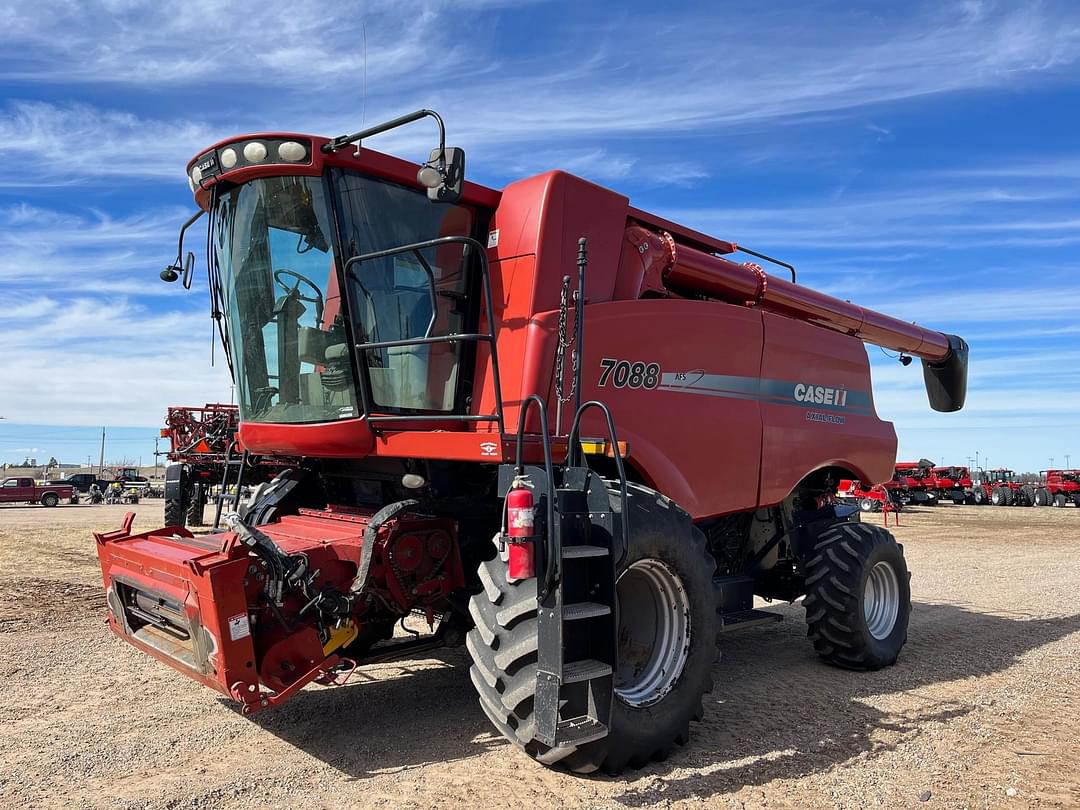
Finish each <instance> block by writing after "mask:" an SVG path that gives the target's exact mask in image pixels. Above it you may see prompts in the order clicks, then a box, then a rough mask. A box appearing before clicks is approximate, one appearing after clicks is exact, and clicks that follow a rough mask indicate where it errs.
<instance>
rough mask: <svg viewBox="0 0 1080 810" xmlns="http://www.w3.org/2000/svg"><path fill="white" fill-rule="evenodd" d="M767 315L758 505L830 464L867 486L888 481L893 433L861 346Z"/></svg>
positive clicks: (893, 454) (855, 341)
mask: <svg viewBox="0 0 1080 810" xmlns="http://www.w3.org/2000/svg"><path fill="white" fill-rule="evenodd" d="M762 316H763V318H764V323H765V349H764V356H763V359H762V371H761V378H762V379H761V382H762V387H763V391H762V393H763V399H762V406H761V408H762V421H763V423H764V430H763V442H762V464H761V466H762V476H761V493H760V498H759V500H760V503H761V504H762V505H768V504H773V503H778V502H779V501H781V500H783V499H784V497H786V496H787V494H788V493H789V492H791V490H792V489H793V488H794V487H795V486H796V485H797V484H798V483H799V481H800V480H801V479H802V478H803V477H804V476H805V475H807V474H808V473H810V472H812V471H814V470H816V469H819V468H821V467H826V466H832V465H836V466H841V467H844V468H846V469H847V470H849V471H851V472H852V473H853V474H854V475H853V477H855V478H858V479H859V480H860V481H863V482H865V483H867V484H878V483H881V482H883V481H886V480H888V479H889V478H890V477H891V476H892V465H893V462H894V460H895V459H896V431H895V430H894V429H893V426H892V423H891V422H883V421H882V420H881V419H879V418H878V416H877V412H876V411H875V409H874V397H873V392H872V390H871V385H870V363H869V360H868V359H867V356H866V349H865V347H864V346H863V344H862V342H861V341H859V340H858V339H857V338H853V337H850V336H848V335H842V334H839V333H837V332H830V331H828V330H826V329H820V328H818V327H815V326H813V325H811V324H808V323H804V322H802V321H796V320H794V319H792V318H787V317H784V316H782V315H775V314H772V313H768V312H764V313H762Z"/></svg>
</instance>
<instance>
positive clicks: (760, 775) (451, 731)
mask: <svg viewBox="0 0 1080 810" xmlns="http://www.w3.org/2000/svg"><path fill="white" fill-rule="evenodd" d="M770 609H771V610H774V611H776V612H779V613H782V614H784V618H785V621H784V622H783V623H781V624H779V625H772V626H765V627H757V628H752V629H749V630H745V631H742V632H737V633H732V634H731V635H730V636H725V637H724V638H723V639H722V641H721V645H720V646H721V651H722V660H721V662H720V663H718V664H717V665H716V667H715V668H714V671H713V675H714V679H715V681H716V684H717V687H716V689H715V690H714V691H713V692H712V693H711V694H710V695H707V696H706V701H705V703H706V711H705V719H704V721H703V722H701V723H693V724H691V729H690V732H691V734H690V744H689V745H688V746H686V747H677V748H676V749H675V751H674V752H673V753H672V756H671V757H670V758H669V759H668V760H667V761H665V762H658V763H652V764H651V765H649V766H648V767H646V768H645V769H643V770H640V771H628V772H627V773H626V774H625V775H624V776H623V777H620V778H614V779H611V778H608V777H602V776H597V777H592V778H595V779H597V780H600V781H605V782H613V783H620V782H622V783H630V782H637V783H638V784H642V783H644V784H645V785H646V787H644V788H642V789H631V790H629V791H627V792H626V793H623V794H622V795H621V796H618V797H616V800H617V801H619V802H620V803H622V804H624V805H626V806H631V807H641V806H645V805H650V804H654V803H656V802H658V801H674V800H677V799H680V798H696V799H706V798H708V797H710V796H717V795H722V794H724V793H728V792H732V791H736V790H738V789H739V788H741V787H743V786H745V785H760V784H764V783H767V782H771V781H773V780H775V779H790V778H796V777H800V776H805V775H807V774H810V773H815V772H820V771H825V770H828V769H829V768H831V767H833V766H835V765H837V764H840V763H842V762H845V761H847V760H850V759H852V758H854V757H858V756H860V755H864V754H869V755H870V756H875V755H877V754H880V753H883V752H885V751H888V750H891V749H892V748H894V747H895V746H896V743H895V742H893V743H885V742H882V740H881V737H882V736H887V737H888V738H889V739H893V740H899V741H901V742H903V741H907V740H910V739H913V738H915V737H916V736H918V735H919V734H920V733H921V731H922V729H923V728H925V727H926V725H927V724H928V723H935V722H944V721H947V720H949V719H951V718H955V717H959V716H963V715H964V714H967V713H968V712H969V711H971V710H972V709H973V708H974V707H973V706H971V705H968V704H965V703H964V702H963V701H944V702H940V701H939V702H937V703H935V704H932V705H930V706H928V707H926V708H925V709H923V710H920V711H916V712H913V713H909V714H906V715H901V716H898V715H896V714H893V713H885V712H882V711H880V710H878V709H876V708H874V707H873V706H870V705H868V704H867V703H865V702H863V699H864V698H867V697H870V696H876V695H889V694H897V693H903V692H908V691H912V690H916V689H919V688H920V687H925V686H928V685H931V684H935V683H942V682H948V681H953V680H958V679H963V678H970V677H979V676H983V675H990V674H993V673H995V672H1000V671H1003V670H1005V669H1007V668H1009V667H1010V666H1012V665H1013V664H1014V663H1015V662H1016V661H1017V659H1018V658H1019V657H1020V656H1022V655H1024V654H1025V653H1026V652H1028V651H1030V650H1033V649H1036V648H1038V647H1041V646H1043V645H1046V644H1050V643H1052V642H1054V641H1057V640H1058V639H1061V638H1063V637H1064V636H1067V635H1069V634H1070V633H1075V632H1078V631H1080V614H1078V615H1073V616H1066V617H1061V618H1051V619H1039V618H1035V619H1032V618H1024V617H1007V616H997V615H987V614H985V613H979V612H976V611H973V610H967V609H965V608H964V607H962V606H958V605H949V604H931V603H915V604H914V606H913V611H912V618H911V633H910V638H909V642H908V644H907V646H906V647H905V649H904V651H903V653H902V654H901V657H900V660H899V661H898V663H897V665H896V666H894V667H890V668H888V669H885V670H881V671H879V672H850V671H847V670H842V669H837V668H835V667H830V666H827V665H825V664H823V663H821V662H820V661H819V660H818V659H817V657H816V656H815V655H814V653H813V650H812V648H811V647H810V645H809V643H808V642H807V641H806V639H805V638H804V633H805V625H804V624H803V611H802V608H801V607H800V606H786V605H785V606H782V607H772V608H770ZM468 666H469V656H468V653H467V652H466V651H465V650H464V649H463V648H457V649H451V650H445V651H441V652H440V653H438V655H437V657H434V658H428V659H424V660H422V661H402V662H398V663H396V664H384V665H380V666H378V667H375V668H373V669H372V670H369V671H366V672H365V670H363V669H360V670H358V671H357V672H356V673H355V674H354V675H353V677H352V679H351V680H350V682H349V683H348V684H347V685H346V686H344V687H341V688H333V689H327V688H319V687H314V688H308V689H305V690H303V691H301V692H300V693H299V694H298V695H296V696H295V697H294V698H293V699H291V700H290V701H289V702H287V703H286V704H284V705H283V706H281V707H278V708H276V709H273V710H271V711H268V712H265V713H262V714H257V715H254V716H253V717H252V718H251V719H250V721H251V722H253V723H255V724H256V725H258V726H259V727H260V728H262V729H264V730H265V731H267V732H269V733H271V734H273V735H274V736H276V737H278V738H280V739H281V740H283V741H285V742H287V743H289V744H291V745H293V746H295V747H296V748H298V749H300V750H302V751H304V752H306V753H308V754H310V755H311V756H314V757H316V758H318V759H319V760H321V761H322V762H325V763H326V764H328V765H330V766H332V767H333V768H335V769H337V770H338V771H340V772H342V773H343V774H345V775H346V776H347V777H349V778H352V779H364V778H366V777H368V776H371V775H374V774H376V773H386V772H393V771H404V770H410V769H414V768H420V767H423V766H425V765H429V764H435V763H446V762H450V761H455V760H462V759H469V758H472V757H476V756H479V755H481V754H483V753H485V752H487V751H489V750H493V749H496V748H504V747H505V748H506V754H507V755H508V756H521V755H520V754H518V752H517V751H515V750H514V749H513V748H512V747H511V746H510V745H509V743H507V742H506V741H505V740H503V738H502V737H501V736H499V735H498V734H497V733H496V732H495V731H494V730H493V729H492V728H491V726H490V725H489V724H488V722H487V719H486V718H485V717H484V715H483V712H482V711H481V709H480V706H479V704H478V702H477V698H476V694H475V692H474V689H473V686H472V684H471V683H470V681H469V675H468ZM222 702H223V703H226V705H232V704H230V703H228V702H227V701H224V700H223V701H222ZM883 731H884V732H890V733H889V734H888V735H882V734H880V733H879V732H883ZM523 764H524V761H523ZM681 769H694V770H695V771H697V772H696V773H692V774H691V775H689V776H685V777H679V778H674V779H672V778H666V777H667V776H668V775H670V774H672V773H673V772H674V771H676V770H681ZM649 776H652V777H659V779H655V778H654V779H644V780H642V777H649ZM581 778H587V777H581Z"/></svg>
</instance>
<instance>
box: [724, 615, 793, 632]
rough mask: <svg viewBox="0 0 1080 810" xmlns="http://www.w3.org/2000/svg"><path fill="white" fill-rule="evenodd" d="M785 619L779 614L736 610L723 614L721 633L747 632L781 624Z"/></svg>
mask: <svg viewBox="0 0 1080 810" xmlns="http://www.w3.org/2000/svg"><path fill="white" fill-rule="evenodd" d="M783 618H784V617H783V616H781V615H780V614H779V613H770V612H769V611H767V610H736V611H733V612H731V613H721V614H720V632H721V633H730V632H732V631H734V630H745V629H746V628H748V627H757V626H758V625H761V624H772V623H773V622H779V621H782V620H783Z"/></svg>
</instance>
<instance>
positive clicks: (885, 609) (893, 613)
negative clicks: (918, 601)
mask: <svg viewBox="0 0 1080 810" xmlns="http://www.w3.org/2000/svg"><path fill="white" fill-rule="evenodd" d="M899 614H900V582H899V580H898V579H897V578H896V571H894V570H893V567H892V566H891V565H889V564H888V563H887V562H884V561H882V562H879V563H877V564H876V565H875V566H874V567H873V568H871V569H870V574H869V576H867V577H866V587H865V588H864V590H863V616H864V617H865V618H866V629H867V630H869V631H870V635H872V636H873V637H874V638H876V639H878V640H879V641H880V640H882V639H886V638H888V637H889V634H890V633H892V631H893V627H895V626H896V617H897V616H898V615H899Z"/></svg>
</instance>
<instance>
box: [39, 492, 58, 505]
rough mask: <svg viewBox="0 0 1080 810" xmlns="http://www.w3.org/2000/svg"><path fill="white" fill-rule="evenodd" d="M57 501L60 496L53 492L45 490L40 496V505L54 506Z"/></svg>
mask: <svg viewBox="0 0 1080 810" xmlns="http://www.w3.org/2000/svg"><path fill="white" fill-rule="evenodd" d="M58 503H60V496H59V495H57V494H56V493H55V492H46V493H45V494H44V495H42V496H41V505H42V506H56V505H57V504H58Z"/></svg>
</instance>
